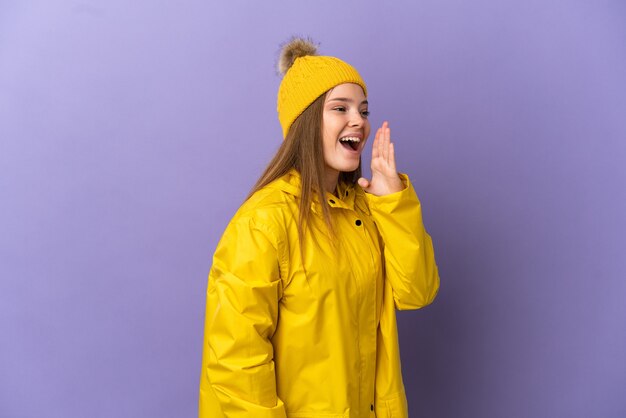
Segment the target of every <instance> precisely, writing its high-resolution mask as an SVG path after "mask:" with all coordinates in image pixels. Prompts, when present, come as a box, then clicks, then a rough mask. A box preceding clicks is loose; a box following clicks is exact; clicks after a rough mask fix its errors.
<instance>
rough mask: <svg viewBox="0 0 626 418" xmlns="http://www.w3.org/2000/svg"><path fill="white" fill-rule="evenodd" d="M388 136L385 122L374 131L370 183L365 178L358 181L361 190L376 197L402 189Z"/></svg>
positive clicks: (387, 125) (388, 131)
mask: <svg viewBox="0 0 626 418" xmlns="http://www.w3.org/2000/svg"><path fill="white" fill-rule="evenodd" d="M390 135H391V130H390V129H389V123H388V122H387V121H385V122H383V126H381V127H380V128H378V130H377V131H376V137H375V138H374V143H373V144H372V181H371V182H370V181H369V180H367V179H366V178H365V177H361V178H360V179H359V180H358V183H359V186H361V187H362V188H363V190H365V191H366V192H367V193H371V194H373V195H376V196H384V195H386V194H391V193H395V192H399V191H401V190H402V189H404V185H403V184H402V180H400V176H398V172H397V171H396V156H395V152H394V148H393V143H392V142H391V139H390Z"/></svg>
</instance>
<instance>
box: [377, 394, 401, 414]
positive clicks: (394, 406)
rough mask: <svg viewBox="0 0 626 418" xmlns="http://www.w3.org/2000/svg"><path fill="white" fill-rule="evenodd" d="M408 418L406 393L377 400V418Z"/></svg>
mask: <svg viewBox="0 0 626 418" xmlns="http://www.w3.org/2000/svg"><path fill="white" fill-rule="evenodd" d="M408 416H409V410H408V407H407V403H406V396H405V395H404V393H400V394H398V395H396V396H393V397H391V398H387V399H377V400H376V418H408Z"/></svg>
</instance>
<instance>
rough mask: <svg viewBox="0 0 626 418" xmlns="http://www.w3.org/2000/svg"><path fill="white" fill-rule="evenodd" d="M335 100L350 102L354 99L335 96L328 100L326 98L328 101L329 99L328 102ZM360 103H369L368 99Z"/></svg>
mask: <svg viewBox="0 0 626 418" xmlns="http://www.w3.org/2000/svg"><path fill="white" fill-rule="evenodd" d="M335 100H336V101H339V102H348V103H352V102H354V100H352V99H348V98H347V97H335V98H332V99H330V100H328V101H329V102H334V101H335ZM361 104H369V103H368V101H367V100H363V101H362V102H361Z"/></svg>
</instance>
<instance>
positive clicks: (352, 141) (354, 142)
mask: <svg viewBox="0 0 626 418" xmlns="http://www.w3.org/2000/svg"><path fill="white" fill-rule="evenodd" d="M339 142H340V143H341V145H343V147H344V148H347V149H350V150H352V151H357V150H358V149H359V143H360V142H361V138H358V137H355V136H344V137H343V138H339Z"/></svg>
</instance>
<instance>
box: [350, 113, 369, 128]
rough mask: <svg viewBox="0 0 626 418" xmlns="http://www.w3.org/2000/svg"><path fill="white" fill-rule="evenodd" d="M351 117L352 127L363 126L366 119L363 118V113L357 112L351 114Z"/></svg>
mask: <svg viewBox="0 0 626 418" xmlns="http://www.w3.org/2000/svg"><path fill="white" fill-rule="evenodd" d="M350 115H351V116H350V121H349V125H350V126H363V123H364V120H365V118H364V117H363V115H362V114H361V112H359V111H358V110H357V111H355V112H351V113H350Z"/></svg>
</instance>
